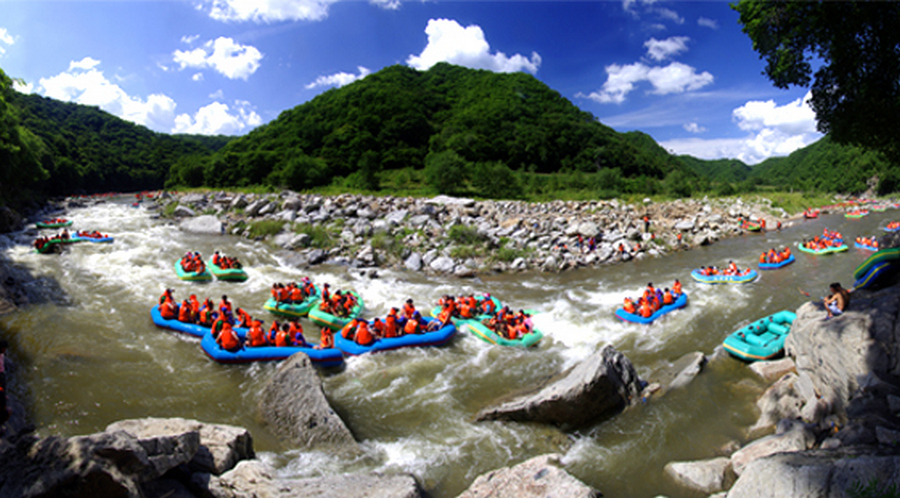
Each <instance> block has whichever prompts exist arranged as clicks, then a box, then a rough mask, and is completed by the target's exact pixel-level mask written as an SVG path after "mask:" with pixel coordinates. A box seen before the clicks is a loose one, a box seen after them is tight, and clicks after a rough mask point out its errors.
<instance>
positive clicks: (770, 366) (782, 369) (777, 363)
mask: <svg viewBox="0 0 900 498" xmlns="http://www.w3.org/2000/svg"><path fill="white" fill-rule="evenodd" d="M750 370H751V371H752V372H753V373H755V374H756V375H759V376H760V377H762V378H763V379H766V380H768V381H773V380H776V379H780V378H782V377H784V376H785V375H786V374H788V373H791V372H795V371H796V366H795V365H794V360H792V359H790V358H782V359H780V360H772V361H756V362H753V363H751V364H750Z"/></svg>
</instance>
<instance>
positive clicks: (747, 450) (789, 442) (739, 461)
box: [731, 422, 816, 475]
mask: <svg viewBox="0 0 900 498" xmlns="http://www.w3.org/2000/svg"><path fill="white" fill-rule="evenodd" d="M782 425H783V430H780V431H778V433H777V434H772V435H771V436H766V437H764V438H761V439H757V440H756V441H752V442H750V443H748V444H747V445H745V446H744V447H742V448H741V449H739V450H737V451H735V452H734V453H732V455H731V467H732V469H734V473H735V474H736V475H741V474H742V473H743V471H744V468H746V467H747V465H748V464H750V462H752V461H754V460H757V459H759V458H762V457H765V456H768V455H774V454H775V453H782V452H785V451H803V450H808V449H809V448H810V447H812V445H813V443H815V440H816V438H815V435H814V434H813V432H812V431H811V430H810V428H809V427H806V426H805V425H803V424H802V423H800V422H785V423H783V424H782Z"/></svg>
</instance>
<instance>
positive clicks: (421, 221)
mask: <svg viewBox="0 0 900 498" xmlns="http://www.w3.org/2000/svg"><path fill="white" fill-rule="evenodd" d="M429 221H431V216H429V215H427V214H419V215H416V216H413V217H412V218H410V219H409V225H410V226H411V227H414V228H419V227H422V226H424V225H425V224H426V223H428V222H429Z"/></svg>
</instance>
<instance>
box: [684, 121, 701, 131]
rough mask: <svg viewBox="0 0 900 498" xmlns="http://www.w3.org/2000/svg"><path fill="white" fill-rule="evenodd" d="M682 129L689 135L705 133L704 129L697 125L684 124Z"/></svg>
mask: <svg viewBox="0 0 900 498" xmlns="http://www.w3.org/2000/svg"><path fill="white" fill-rule="evenodd" d="M684 129H685V130H687V131H689V132H691V133H703V132H704V131H706V128H704V127H702V126H700V125H698V124H697V123H685V124H684Z"/></svg>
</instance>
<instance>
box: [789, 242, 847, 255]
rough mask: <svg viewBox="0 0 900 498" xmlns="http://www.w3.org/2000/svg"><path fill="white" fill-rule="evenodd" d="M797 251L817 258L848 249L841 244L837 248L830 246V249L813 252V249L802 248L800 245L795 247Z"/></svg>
mask: <svg viewBox="0 0 900 498" xmlns="http://www.w3.org/2000/svg"><path fill="white" fill-rule="evenodd" d="M797 249H799V250H801V251H803V252H805V253H807V254H815V255H817V256H822V255H824V254H832V253H836V252H844V251H846V250H848V249H849V247H847V245H846V244H843V243H842V244H841V245H839V246H830V247H826V248H825V249H815V250H813V249H810V248H808V247H806V246H804V245H803V244H800V246H799V247H797Z"/></svg>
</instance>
